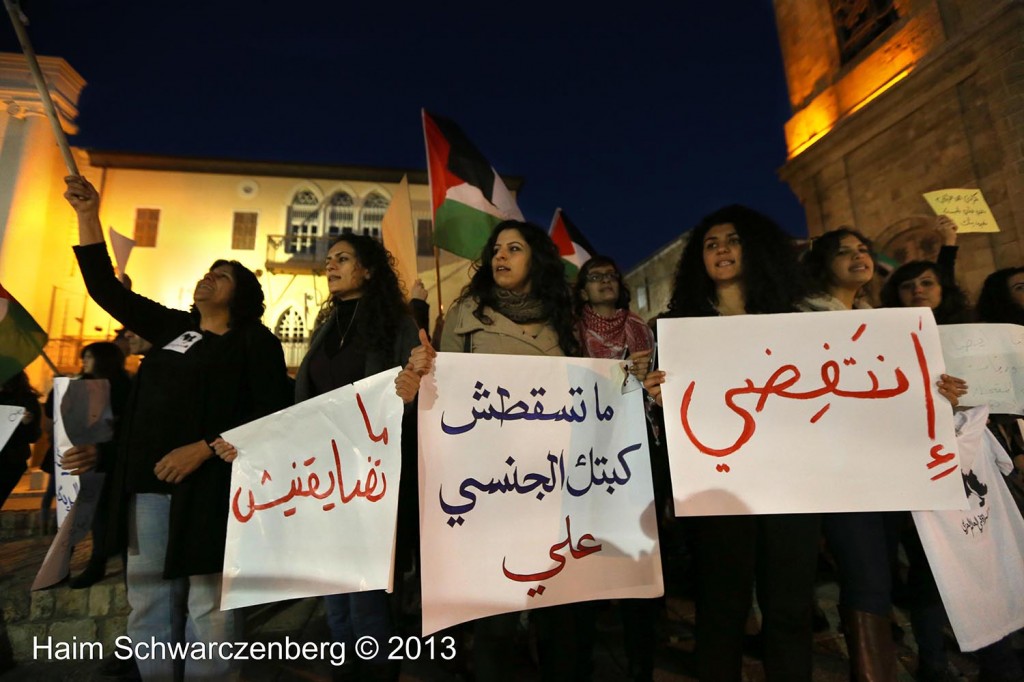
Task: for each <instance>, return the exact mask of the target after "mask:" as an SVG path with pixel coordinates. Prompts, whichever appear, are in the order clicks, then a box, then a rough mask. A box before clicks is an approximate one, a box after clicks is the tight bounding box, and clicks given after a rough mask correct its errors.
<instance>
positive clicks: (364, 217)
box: [359, 192, 390, 239]
mask: <svg viewBox="0 0 1024 682" xmlns="http://www.w3.org/2000/svg"><path fill="white" fill-rule="evenodd" d="M389 203H390V202H388V200H387V199H385V198H384V197H383V196H382V195H380V194H379V193H377V192H370V193H369V194H368V195H367V196H366V198H365V199H363V210H362V211H360V212H359V231H360V232H362V233H363V234H365V235H369V236H371V237H376V238H377V239H380V224H381V220H382V219H383V218H384V212H385V211H387V210H388V204H389Z"/></svg>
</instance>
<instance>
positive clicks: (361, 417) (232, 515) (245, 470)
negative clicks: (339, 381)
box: [221, 368, 404, 609]
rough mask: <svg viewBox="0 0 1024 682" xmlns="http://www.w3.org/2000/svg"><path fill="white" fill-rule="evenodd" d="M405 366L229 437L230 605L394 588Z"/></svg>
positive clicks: (226, 588) (225, 599)
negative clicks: (399, 383)
mask: <svg viewBox="0 0 1024 682" xmlns="http://www.w3.org/2000/svg"><path fill="white" fill-rule="evenodd" d="M398 371H399V370H398V369H397V368H395V369H391V370H388V371H387V372H381V373H380V374H375V375H374V376H372V377H368V378H366V379H363V380H362V381H357V382H356V383H354V384H351V385H349V386H345V387H343V388H339V389H337V390H334V391H331V392H330V393H324V394H323V395H320V396H317V397H315V398H311V399H309V400H306V401H304V402H301V403H299V404H298V405H295V406H293V407H289V408H287V409H285V410H281V411H279V412H275V413H274V414H271V415H268V416H266V417H264V418H262V419H258V420H256V421H254V422H250V423H248V424H245V425H243V426H239V427H238V428H235V429H231V430H230V431H226V432H225V433H224V434H222V435H223V438H224V440H226V441H227V442H229V443H231V444H232V445H234V446H235V447H236V448H237V450H238V458H237V459H236V460H235V462H234V465H233V466H232V469H231V496H230V510H229V512H228V534H227V546H226V548H225V551H224V578H223V594H222V597H221V608H222V609H234V608H238V607H240V606H249V605H252V604H263V603H266V602H275V601H281V600H283V599H296V598H299V597H314V596H318V595H323V594H340V593H346V592H360V591H363V590H382V589H386V590H390V589H391V583H392V572H393V566H394V554H395V522H396V519H397V513H398V486H399V483H400V481H401V472H402V452H401V444H402V414H403V410H404V405H403V404H402V400H401V398H399V397H398V396H397V395H396V394H395V377H396V376H398Z"/></svg>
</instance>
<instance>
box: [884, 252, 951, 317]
mask: <svg viewBox="0 0 1024 682" xmlns="http://www.w3.org/2000/svg"><path fill="white" fill-rule="evenodd" d="M929 270H931V271H932V273H933V274H934V275H935V279H937V280H938V282H939V286H941V287H942V301H941V302H940V303H939V305H938V306H936V307H935V309H934V310H932V314H933V315H935V322H936V323H937V324H961V323H964V322H970V321H971V306H970V304H969V303H968V302H967V294H965V293H964V290H963V289H961V288H960V287H959V286H958V285H957V283H956V282H955V281H953V280H952V279H950V278H949V277H948V276H947V275H946V274H945V273H943V272H942V270H941V269H940V268H939V266H938V265H936V264H935V263H933V262H931V261H927V260H915V261H910V262H909V263H904V264H903V265H901V266H899V267H898V268H896V271H895V272H893V273H892V274H891V275H889V279H888V280H886V282H885V286H884V287H882V307H885V308H902V307H904V306H903V302H902V301H900V285H901V284H903V283H904V282H907V281H909V280H912V279H914V278H916V277H920V276H921V275H923V274H925V273H926V272H928V271H929Z"/></svg>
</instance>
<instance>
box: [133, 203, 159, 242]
mask: <svg viewBox="0 0 1024 682" xmlns="http://www.w3.org/2000/svg"><path fill="white" fill-rule="evenodd" d="M159 226H160V209H159V208H137V209H135V246H150V247H153V246H156V232H157V228H158V227H159Z"/></svg>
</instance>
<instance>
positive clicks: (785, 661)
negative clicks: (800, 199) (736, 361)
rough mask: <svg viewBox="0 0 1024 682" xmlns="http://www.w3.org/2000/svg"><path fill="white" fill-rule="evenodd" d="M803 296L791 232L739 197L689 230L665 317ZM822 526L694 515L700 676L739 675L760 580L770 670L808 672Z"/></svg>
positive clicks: (769, 305) (780, 305)
mask: <svg viewBox="0 0 1024 682" xmlns="http://www.w3.org/2000/svg"><path fill="white" fill-rule="evenodd" d="M803 297H804V289H803V287H802V286H801V278H800V276H799V271H798V269H797V263H796V257H795V256H794V251H793V245H792V240H791V239H790V238H789V237H788V236H787V235H786V234H785V233H784V232H783V231H782V229H781V228H779V226H778V225H776V224H775V223H774V222H773V221H772V220H771V219H770V218H768V217H767V216H764V215H762V214H760V213H758V212H757V211H754V210H752V209H750V208H747V207H745V206H738V205H733V206H727V207H725V208H722V209H719V210H718V211H715V212H714V213H712V214H710V215H708V216H706V217H705V218H704V219H703V220H701V221H700V223H699V224H698V225H697V227H695V228H694V230H693V231H692V233H691V235H690V240H689V241H688V242H687V244H686V247H685V248H684V249H683V254H682V257H681V258H680V260H679V266H678V268H677V270H676V276H675V283H674V286H673V291H672V298H671V300H670V302H669V312H668V314H667V315H666V317H709V316H720V315H746V314H766V313H791V312H797V311H798V310H799V309H800V305H801V303H802V300H803ZM664 380H665V373H664V372H663V371H657V372H651V373H650V374H648V376H647V380H646V381H645V382H644V386H645V388H647V389H648V391H649V393H650V394H651V395H652V396H653V397H654V399H655V400H656V401H659V404H660V400H661V384H662V383H663V382H664ZM819 528H820V515H818V514H764V515H749V516H704V517H699V518H694V519H691V530H692V531H693V536H692V537H693V548H694V559H695V563H696V570H697V575H698V581H699V586H698V590H697V600H696V602H697V614H696V621H697V623H696V624H697V632H696V635H697V649H696V654H697V677H698V678H699V679H700V680H702V681H711V682H715V681H719V680H721V681H729V682H732V681H738V680H739V679H740V678H741V673H742V665H743V640H744V628H745V626H746V622H747V616H748V615H749V613H750V607H751V596H752V594H753V589H754V587H755V582H756V588H757V595H758V604H759V605H760V607H761V615H762V625H761V632H762V637H763V642H764V658H763V660H764V667H765V674H766V677H767V679H769V680H787V681H793V682H799V681H800V680H804V681H809V680H810V679H811V634H812V632H811V608H812V604H813V600H814V578H815V573H816V569H817V556H818V532H819ZM755 578H756V580H755Z"/></svg>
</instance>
